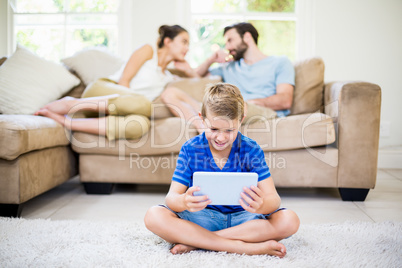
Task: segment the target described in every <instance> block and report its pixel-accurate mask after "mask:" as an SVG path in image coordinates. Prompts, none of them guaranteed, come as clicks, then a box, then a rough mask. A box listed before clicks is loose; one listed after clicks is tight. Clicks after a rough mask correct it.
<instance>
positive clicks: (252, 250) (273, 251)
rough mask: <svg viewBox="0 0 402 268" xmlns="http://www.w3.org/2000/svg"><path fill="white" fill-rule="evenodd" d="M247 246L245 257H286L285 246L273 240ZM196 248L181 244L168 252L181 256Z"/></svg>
mask: <svg viewBox="0 0 402 268" xmlns="http://www.w3.org/2000/svg"><path fill="white" fill-rule="evenodd" d="M246 244H247V246H251V247H247V246H246V247H245V249H246V248H247V249H246V251H247V252H243V253H246V254H247V255H271V256H276V257H279V258H283V257H285V255H286V247H285V245H283V244H281V243H279V242H277V241H275V240H269V241H266V242H261V243H247V242H246ZM196 249H197V248H195V247H192V246H188V245H183V244H176V245H175V246H173V248H172V249H171V250H170V252H171V253H172V254H183V253H187V252H190V251H193V250H196Z"/></svg>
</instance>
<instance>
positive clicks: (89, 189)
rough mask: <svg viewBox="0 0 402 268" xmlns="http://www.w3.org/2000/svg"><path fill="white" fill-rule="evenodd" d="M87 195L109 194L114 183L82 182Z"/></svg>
mask: <svg viewBox="0 0 402 268" xmlns="http://www.w3.org/2000/svg"><path fill="white" fill-rule="evenodd" d="M83 184H84V188H85V192H86V193H87V194H111V193H112V191H113V187H114V183H99V182H84V183H83Z"/></svg>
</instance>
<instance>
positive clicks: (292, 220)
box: [280, 210, 300, 237]
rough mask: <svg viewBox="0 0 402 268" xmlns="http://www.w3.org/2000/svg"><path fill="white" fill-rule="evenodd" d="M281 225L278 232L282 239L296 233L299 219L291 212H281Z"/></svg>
mask: <svg viewBox="0 0 402 268" xmlns="http://www.w3.org/2000/svg"><path fill="white" fill-rule="evenodd" d="M281 212H282V213H283V215H282V217H283V218H282V224H281V227H280V228H281V230H280V232H281V233H283V236H284V237H289V236H291V235H293V234H295V233H296V232H297V230H298V229H299V226H300V219H299V217H298V216H297V214H296V213H295V212H294V211H292V210H282V211H281Z"/></svg>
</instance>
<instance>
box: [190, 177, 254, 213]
mask: <svg viewBox="0 0 402 268" xmlns="http://www.w3.org/2000/svg"><path fill="white" fill-rule="evenodd" d="M257 182H258V174H257V173H255V172H194V174H193V185H194V186H199V187H200V189H201V190H200V191H197V192H194V195H207V196H208V197H209V199H210V200H211V201H212V203H211V205H231V206H235V205H240V203H239V199H240V198H241V196H240V193H242V192H244V191H243V187H244V186H246V187H249V188H250V187H251V185H255V186H257Z"/></svg>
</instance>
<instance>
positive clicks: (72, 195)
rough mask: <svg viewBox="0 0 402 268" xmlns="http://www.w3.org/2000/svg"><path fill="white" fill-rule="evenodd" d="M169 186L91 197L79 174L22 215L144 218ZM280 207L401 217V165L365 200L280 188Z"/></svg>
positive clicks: (310, 215) (384, 174)
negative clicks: (353, 200) (345, 198)
mask: <svg viewBox="0 0 402 268" xmlns="http://www.w3.org/2000/svg"><path fill="white" fill-rule="evenodd" d="M167 190H168V186H166V185H138V186H135V185H117V186H116V187H115V189H114V191H113V193H112V194H111V195H87V194H86V193H85V191H84V188H83V186H82V185H81V184H80V183H79V178H78V177H75V178H73V179H71V180H70V181H68V182H66V183H64V184H62V185H61V186H59V187H57V188H55V189H53V190H51V191H49V192H47V193H45V194H42V195H40V196H38V197H36V198H34V199H32V200H30V201H28V202H27V203H26V204H25V205H24V208H23V211H22V214H21V217H23V218H27V219H37V218H45V219H51V220H69V219H83V220H122V221H137V222H141V223H142V222H143V218H144V215H145V212H146V211H147V209H148V208H149V207H151V206H153V205H157V204H160V203H163V201H164V197H165V195H166V192H167ZM278 192H279V194H280V196H281V198H282V206H284V207H287V208H289V209H292V210H294V211H296V213H297V214H298V215H299V217H300V219H301V221H302V223H334V222H344V221H347V220H352V221H370V222H381V221H389V220H392V221H402V169H385V170H384V169H383V170H378V175H377V185H376V188H375V189H374V190H371V191H370V193H369V195H368V196H367V198H366V201H365V202H343V201H342V200H341V198H340V196H339V193H338V191H337V190H336V189H321V188H320V189H316V188H313V189H304V188H291V189H287V188H279V189H278Z"/></svg>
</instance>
